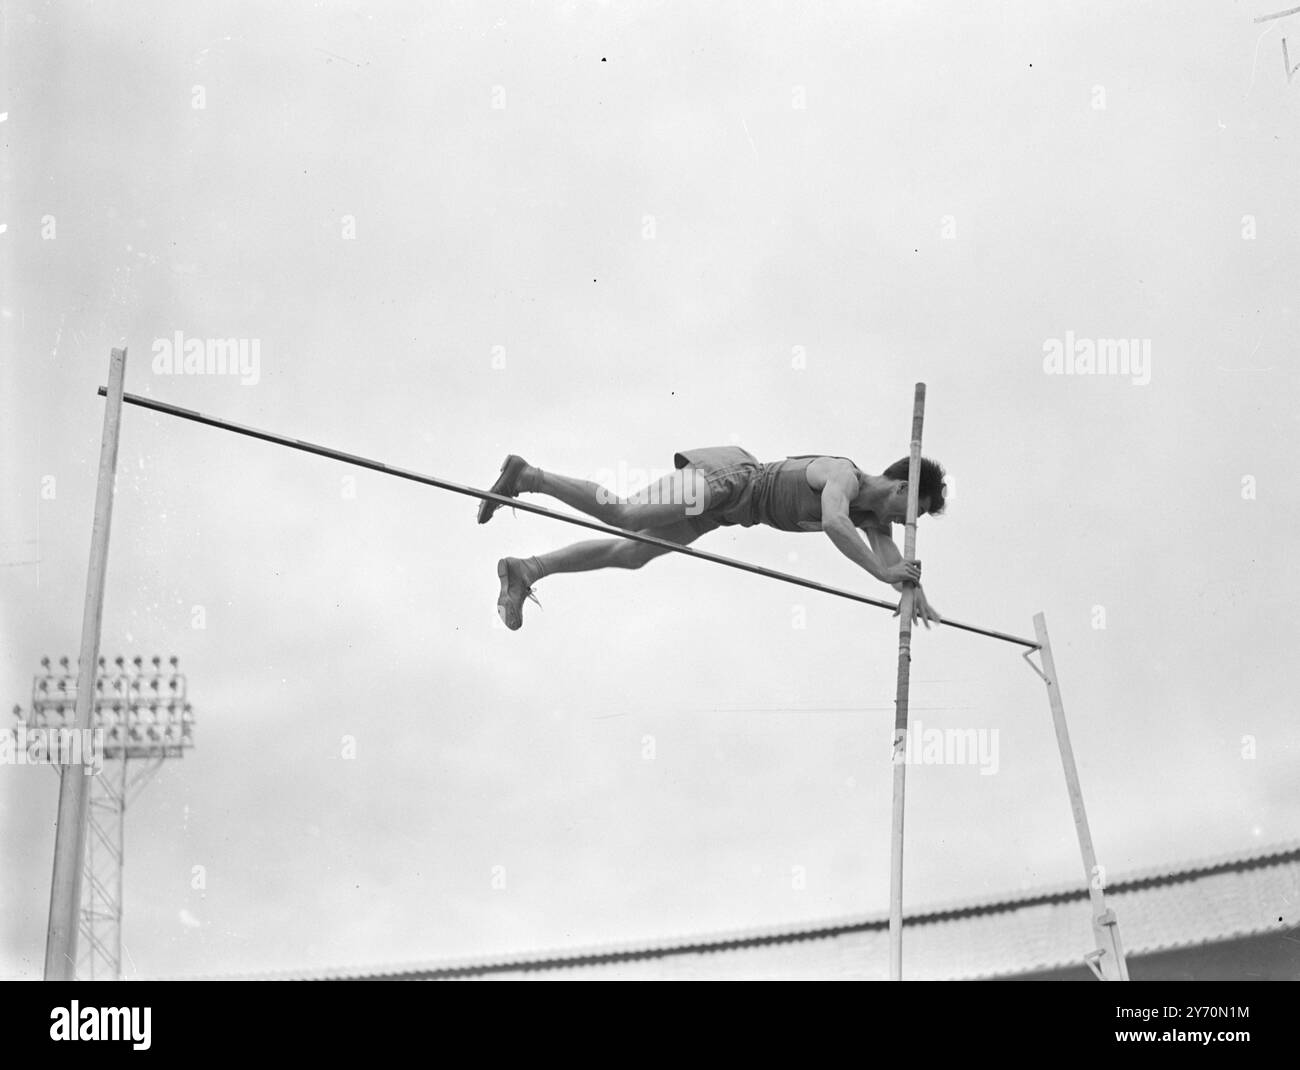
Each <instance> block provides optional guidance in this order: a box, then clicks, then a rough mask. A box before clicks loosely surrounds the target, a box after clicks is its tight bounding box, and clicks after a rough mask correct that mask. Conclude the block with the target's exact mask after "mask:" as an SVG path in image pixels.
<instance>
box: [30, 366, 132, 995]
mask: <svg viewBox="0 0 1300 1070" xmlns="http://www.w3.org/2000/svg"><path fill="white" fill-rule="evenodd" d="M125 379H126V350H125V349H115V350H113V355H112V357H111V358H110V360H109V366H108V389H107V393H106V396H107V397H108V403H107V404H106V405H105V406H104V435H103V439H102V441H101V444H100V447H99V481H98V484H97V486H96V489H95V519H94V523H93V524H92V526H91V531H90V568H89V570H88V572H87V575H86V602H85V607H84V609H83V610H82V615H81V656H80V659H79V660H78V662H77V705H76V714H75V717H76V720H75V722H74V728H75V729H76V731H77V733H78V736H79V737H80V738H81V739H83V740H84V739H86V738H87V737H86V736H85V732H86V731H87V730H89V729H90V728H92V727H93V726H92V725H91V716H92V713H93V711H94V708H95V673H96V670H97V669H98V667H99V629H100V625H101V623H102V622H103V619H104V580H105V577H106V576H107V574H108V532H109V527H110V525H111V524H112V521H113V490H114V486H113V484H114V480H115V479H116V476H117V443H118V432H119V431H120V430H121V427H122V384H123V383H124V382H125ZM89 769H90V766H89V765H64V766H63V767H62V768H61V769H60V770H59V823H58V825H57V826H56V828H55V831H54V876H53V878H52V879H51V881H50V921H49V929H48V931H47V933H46V939H45V979H46V980H47V981H74V980H76V977H77V931H78V928H79V925H80V921H81V873H82V863H83V861H84V859H85V855H86V808H87V803H88V801H89V798H90V783H89V781H88V780H87V779H86V773H87V771H88V770H89Z"/></svg>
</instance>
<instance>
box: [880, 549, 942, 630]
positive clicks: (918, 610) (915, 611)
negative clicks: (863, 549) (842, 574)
mask: <svg viewBox="0 0 1300 1070" xmlns="http://www.w3.org/2000/svg"><path fill="white" fill-rule="evenodd" d="M867 541H868V542H869V543H871V549H872V550H874V551H875V554H876V557H877V558H879V559H880V560H881V561H882V562H883V563H884V564H886V565H892V564H893V563H894V562H896V561H901V560H902V559H903V555H902V553H901V551H900V550H899V549H898V546H897V545H896V544H895V543H894V537H893V531H892V529H891V528H890V527H889V525H887V524H886V525H881V526H879V527H869V528H867ZM894 590H896V591H899V592H901V591H902V590H903V585H902V584H901V583H896V584H894ZM894 615H895V616H897V615H898V614H897V613H895V614H894ZM912 619H913V620H914V621H917V620H919V621H921V622H922V623H923V624H924V625H925V626H926V627H927V628H928V627H930V622H931V621H934V623H935V624H940V623H942V621H943V618H942V617H941V616H940V615H939V611H938V610H937V609H935V608H934V606H932V605H930V601H929V599H927V598H926V597H925V592H924V591H923V590H921V585H920V584H919V583H918V584H917V585H916V596H915V597H914V598H913V600H912Z"/></svg>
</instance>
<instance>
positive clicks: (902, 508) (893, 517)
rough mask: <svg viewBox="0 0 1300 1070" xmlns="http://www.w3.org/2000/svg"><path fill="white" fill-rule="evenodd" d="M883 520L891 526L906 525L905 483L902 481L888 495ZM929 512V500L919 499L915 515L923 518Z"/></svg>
mask: <svg viewBox="0 0 1300 1070" xmlns="http://www.w3.org/2000/svg"><path fill="white" fill-rule="evenodd" d="M884 509H885V517H884V519H885V520H887V521H889V523H891V524H906V523H907V481H906V480H902V481H900V482H899V483H898V484H896V485H895V487H894V490H893V493H892V494H890V495H889V498H888V499H887V501H886V503H885V507H884ZM929 511H930V499H929V498H921V499H919V500H918V501H917V505H916V515H917V516H925V514H926V513H928V512H929Z"/></svg>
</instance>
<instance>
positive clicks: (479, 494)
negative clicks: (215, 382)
mask: <svg viewBox="0 0 1300 1070" xmlns="http://www.w3.org/2000/svg"><path fill="white" fill-rule="evenodd" d="M99 392H100V394H103V393H104V387H102V386H101V387H100V388H99ZM122 400H123V401H125V402H126V404H128V405H138V406H139V407H140V408H142V409H150V410H152V411H153V412H161V413H164V414H165V415H167V416H175V417H177V418H179V419H181V420H189V421H190V422H191V423H196V424H202V425H203V426H205V427H216V428H219V429H221V430H222V431H230V432H233V433H234V434H236V435H244V436H246V437H247V438H255V439H258V440H260V441H262V442H271V443H274V444H275V445H277V446H285V447H287V448H289V449H291V450H300V451H301V452H303V453H311V454H315V455H316V456H317V457H328V458H329V459H330V460H332V461H342V462H343V463H344V464H351V465H355V466H356V467H358V468H366V469H369V470H370V471H372V472H380V473H382V474H383V475H386V476H396V477H397V478H398V479H408V480H410V481H411V482H413V483H422V484H424V485H425V486H427V487H437V488H439V489H440V490H448V491H451V492H452V493H453V494H464V495H466V496H468V497H471V498H479V499H481V500H482V501H488V502H497V503H499V504H500V505H508V506H509V507H510V508H511V509H518V510H520V511H522V512H525V513H533V514H534V515H536V516H544V517H549V518H550V519H551V520H558V521H560V522H561V523H563V524H573V525H575V526H576V527H580V528H587V529H588V530H590V531H599V532H602V533H604V534H606V535H613V536H615V537H617V538H620V539H630V540H631V541H632V542H643V543H646V544H647V545H649V546H658V547H660V548H661V549H663V550H671V551H672V552H673V553H675V554H681V555H683V556H684V557H694V558H696V559H697V560H700V561H711V562H713V564H715V565H725V566H726V567H727V568H735V569H740V570H741V571H742V572H751V573H753V574H754V575H756V576H766V577H767V578H768V579H770V580H780V581H781V582H782V583H793V584H795V585H796V586H798V587H806V588H808V589H809V590H810V591H821V592H822V594H830V595H834V596H835V597H836V598H847V599H848V600H849V601H851V602H860V603H862V604H863V605H868V606H875V607H877V608H878V609H887V610H889V611H890V612H891V613H892V612H894V611H895V609H896V608H897V606H896V604H895V603H893V602H885V601H882V600H881V599H879V598H871V597H869V596H867V595H865V594H858V593H857V592H856V591H845V590H843V589H841V588H839V587H830V586H828V585H827V584H824V583H818V582H817V581H816V580H806V579H804V578H803V577H802V576H792V575H790V574H789V573H788V572H778V571H777V570H776V569H772V568H763V566H762V565H751V564H750V563H749V562H747V561H736V560H734V559H732V558H730V557H723V556H722V555H721V554H711V553H709V552H708V551H707V550H697V549H696V548H695V547H694V546H682V545H681V544H680V543H676V542H669V541H668V540H667V539H660V538H657V537H656V536H654V535H646V534H644V533H643V532H640V531H626V530H624V529H623V528H615V527H610V525H608V524H602V523H600V522H599V521H596V520H588V519H586V518H585V517H580V516H572V515H570V514H568V513H557V512H556V511H555V510H554V509H547V508H545V507H543V506H540V505H533V504H531V503H530V502H524V501H520V500H519V499H518V498H507V497H505V496H503V495H500V494H493V493H492V492H491V491H486V490H478V489H477V488H475V487H467V486H465V485H463V484H461V483H453V482H451V481H450V480H446V479H439V478H438V477H436V476H428V475H422V474H421V473H419V472H412V471H409V470H407V469H405V468H396V467H394V466H393V465H389V464H384V463H383V461H375V460H371V459H370V458H369V457H360V456H358V455H357V454H355V453H344V452H343V451H342V450H336V449H331V448H330V447H329V446H318V445H316V444H315V443H312V442H304V441H302V440H301V439H297V438H289V437H287V436H286V435H277V434H275V433H274V432H272V431H262V430H260V429H259V428H256V427H248V426H247V425H245V424H237V423H234V422H232V421H230V420H222V419H219V418H218V417H216V416H205V415H204V414H203V413H201V412H195V411H194V410H193V409H182V408H180V407H179V406H177V405H169V404H167V402H165V401H155V400H154V399H153V398H147V397H143V396H142V395H139V394H125V395H123V399H122ZM943 626H944V627H945V628H956V629H959V630H960V631H963V632H973V633H974V634H976V635H986V636H988V637H989V638H990V639H1000V640H1002V641H1003V642H1004V643H1015V644H1016V645H1017V646H1023V647H1028V648H1029V649H1030V650H1037V649H1038V644H1037V643H1036V642H1034V640H1032V639H1024V638H1022V637H1021V636H1018V635H1010V634H1008V633H1007V632H998V631H994V630H993V629H991V628H979V627H976V626H975V625H974V624H963V623H962V622H961V621H959V620H950V619H949V618H948V617H944V619H943Z"/></svg>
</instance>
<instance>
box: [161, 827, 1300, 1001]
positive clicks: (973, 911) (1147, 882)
mask: <svg viewBox="0 0 1300 1070" xmlns="http://www.w3.org/2000/svg"><path fill="white" fill-rule="evenodd" d="M1295 861H1300V840H1292V841H1289V842H1284V843H1281V844H1274V845H1271V846H1268V847H1259V848H1250V849H1246V850H1242V851H1234V852H1231V853H1229V854H1223V855H1218V856H1212V857H1207V858H1202V859H1198V860H1195V861H1192V862H1188V863H1184V864H1182V865H1177V866H1172V867H1171V866H1157V867H1148V868H1146V869H1142V870H1137V871H1134V872H1133V873H1130V874H1127V875H1125V876H1123V877H1121V878H1119V879H1117V880H1115V881H1113V882H1111V883H1110V884H1109V885H1108V886H1107V888H1106V892H1107V894H1108V895H1111V896H1120V895H1123V894H1124V893H1125V892H1131V891H1141V890H1145V889H1147V888H1152V887H1158V886H1160V885H1171V884H1180V883H1185V882H1188V881H1192V880H1197V879H1199V878H1202V877H1205V876H1210V875H1213V874H1215V873H1222V872H1232V871H1241V870H1250V869H1261V868H1270V867H1273V866H1279V865H1285V864H1287V863H1288V862H1295ZM1087 895H1088V892H1087V888H1086V887H1084V885H1083V884H1082V883H1081V882H1073V883H1063V884H1058V885H1052V886H1047V887H1043V888H1037V889H1032V890H1029V891H1026V892H1023V893H1017V894H1014V895H1006V894H1003V895H994V896H988V897H985V898H982V899H976V900H967V901H965V902H950V903H941V904H935V905H932V906H929V907H923V908H921V909H920V910H918V911H916V912H915V913H912V914H909V915H908V917H907V919H906V921H905V923H904V925H905V927H906V928H911V927H913V926H921V925H930V924H934V923H936V922H943V921H953V920H957V919H960V918H966V917H974V916H978V915H982V914H998V913H1006V912H1009V911H1013V910H1020V909H1024V908H1025V907H1029V906H1038V905H1046V904H1052V903H1062V902H1068V901H1070V900H1074V899H1078V900H1083V899H1086V898H1087ZM888 927H889V915H888V914H887V913H880V914H870V915H858V916H854V917H845V918H831V919H827V920H826V921H824V922H795V923H789V924H785V925H773V926H763V927H760V928H754V929H745V930H736V931H732V932H725V933H701V934H696V935H692V936H682V937H676V938H674V937H661V938H659V939H655V940H644V941H630V942H624V943H619V944H600V945H586V946H579V947H567V948H550V949H546V950H543V951H534V952H522V953H513V954H505V953H503V954H500V955H488V956H483V955H476V956H461V957H455V958H444V959H436V960H433V961H430V962H425V963H403V964H391V965H385V966H342V967H325V968H322V969H316V970H275V971H268V972H263V973H256V974H244V975H238V976H225V977H213V976H210V975H208V976H190V977H174V978H169V979H170V980H178V981H181V980H196V981H197V980H218V981H219V980H228V981H245V980H246V981H346V980H375V981H381V980H401V979H429V980H453V979H457V978H466V977H477V976H484V975H487V974H492V973H506V972H511V973H515V972H536V971H543V970H560V969H577V968H581V967H586V966H597V965H603V964H608V963H614V962H626V961H630V960H637V959H653V958H668V957H671V956H674V955H688V954H712V953H717V952H722V951H732V950H736V949H738V948H746V947H762V946H765V945H771V944H786V943H796V942H804V941H808V940H826V939H831V938H833V937H836V936H841V935H844V934H845V933H850V932H868V931H871V930H883V929H887V928H888ZM1287 927H1288V926H1286V925H1279V926H1264V927H1258V928H1254V929H1250V930H1242V931H1234V932H1231V933H1225V934H1223V935H1222V936H1220V937H1217V938H1216V939H1215V940H1214V941H1203V940H1190V941H1174V942H1166V943H1163V944H1159V945H1152V946H1150V947H1148V946H1145V945H1141V946H1138V947H1135V948H1132V949H1130V953H1134V952H1139V951H1140V952H1141V953H1143V954H1148V953H1152V952H1156V951H1168V950H1173V949H1175V948H1178V947H1190V946H1194V945H1196V944H1202V943H1211V942H1217V941H1218V940H1228V939H1235V938H1237V937H1241V936H1250V935H1255V934H1258V933H1262V932H1268V931H1271V930H1273V929H1285V928H1287ZM1074 961H1075V960H1074V959H1066V960H1063V961H1059V962H1044V963H1041V964H1033V965H1030V966H1026V967H1025V968H1024V969H1023V970H1016V971H1015V974H1019V973H1021V972H1025V970H1031V969H1032V970H1050V969H1056V968H1058V967H1061V966H1068V965H1071V964H1073V963H1074ZM1080 961H1081V960H1080ZM1000 976H1014V974H998V973H994V974H986V973H972V974H970V975H969V979H971V980H978V979H986V978H994V977H1000Z"/></svg>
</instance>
